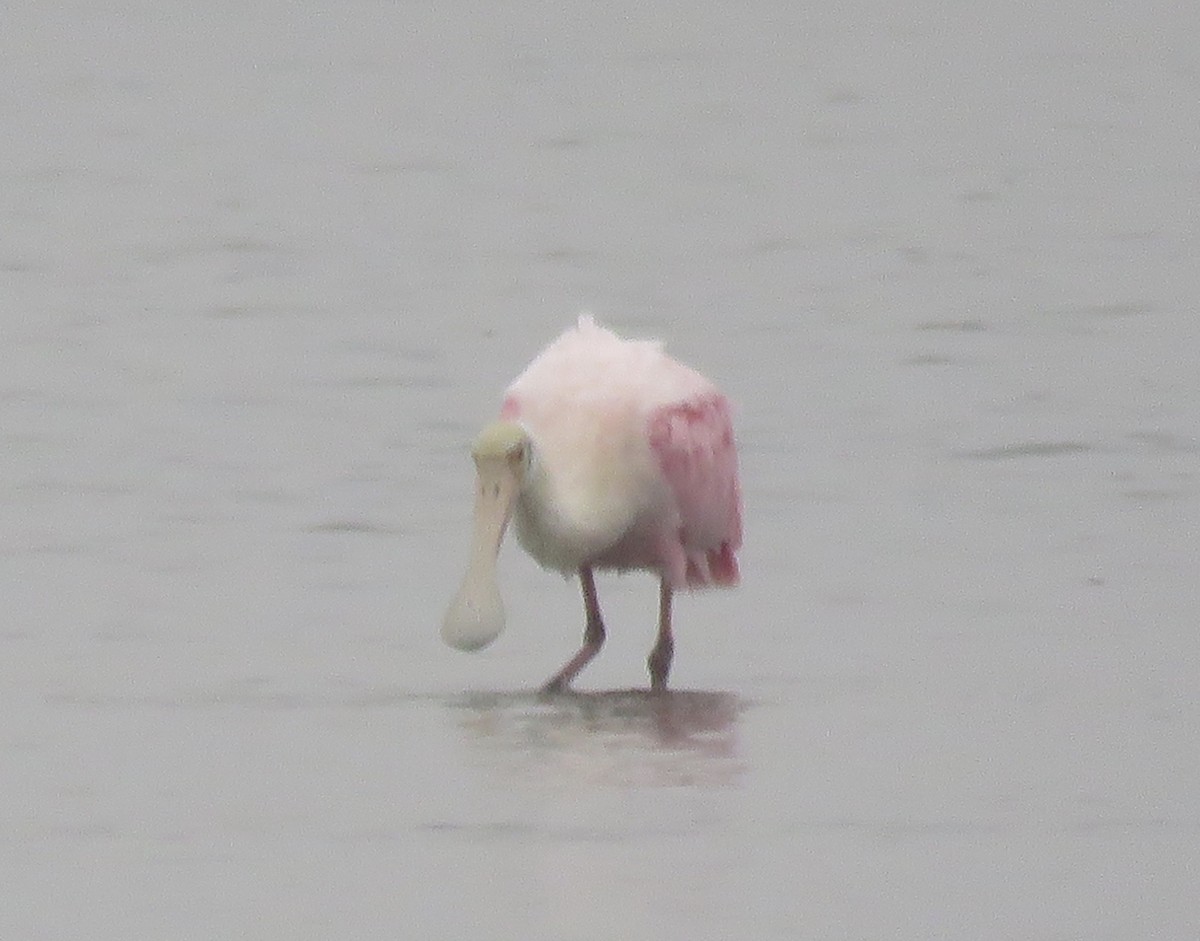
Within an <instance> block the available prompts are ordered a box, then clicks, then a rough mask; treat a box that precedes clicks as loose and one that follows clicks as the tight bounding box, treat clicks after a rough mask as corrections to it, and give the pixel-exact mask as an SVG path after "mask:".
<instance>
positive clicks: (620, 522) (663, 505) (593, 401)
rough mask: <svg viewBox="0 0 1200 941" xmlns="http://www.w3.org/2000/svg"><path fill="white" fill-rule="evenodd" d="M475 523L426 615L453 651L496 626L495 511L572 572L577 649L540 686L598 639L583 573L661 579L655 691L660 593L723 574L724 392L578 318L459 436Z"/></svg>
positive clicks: (662, 628)
mask: <svg viewBox="0 0 1200 941" xmlns="http://www.w3.org/2000/svg"><path fill="white" fill-rule="evenodd" d="M472 456H473V457H474V459H475V467H476V472H477V481H476V484H477V486H476V491H475V529H474V537H473V540H472V546H471V554H470V561H469V563H468V565H467V572H466V575H465V577H464V578H463V583H462V587H461V588H460V589H459V591H458V594H457V595H456V596H455V597H454V600H453V601H452V602H451V603H450V607H449V608H448V609H447V611H446V616H445V619H444V621H443V623H442V638H443V639H444V640H445V641H446V643H448V644H450V645H451V646H453V647H457V648H459V649H461V650H478V649H479V648H481V647H484V646H486V645H487V644H490V643H491V642H492V641H493V640H495V639H496V637H497V636H498V635H499V634H500V631H501V630H502V629H503V628H504V607H503V604H502V603H501V600H500V590H499V588H498V586H497V584H496V557H497V556H498V554H499V552H500V542H501V540H502V539H503V538H504V532H505V530H506V529H507V527H508V523H509V520H510V519H515V523H516V531H517V540H518V541H519V542H520V544H521V545H522V546H523V547H524V549H525V550H526V551H527V552H528V553H529V554H530V555H531V556H533V558H534V559H535V560H536V561H537V562H538V563H539V564H541V565H542V567H543V568H547V569H553V570H556V571H559V572H562V573H564V574H568V575H569V574H571V573H574V572H578V573H579V580H580V583H581V585H582V587H583V604H584V611H585V614H586V622H585V627H584V633H583V646H582V647H580V648H579V651H578V652H577V653H576V654H575V656H573V657H572V658H571V659H570V660H568V661H567V662H566V664H565V665H564V666H563V668H562V669H561V670H559V671H558V672H557V673H556V674H554V676H552V677H551V678H550V679H549V681H547V683H546V684H545V686H544V687H543V691H544V692H547V693H551V692H558V691H561V690H564V689H566V688H567V687H568V686H569V685H570V683H571V681H572V680H573V679H574V678H575V676H576V675H577V674H578V673H579V671H580V670H582V669H583V668H584V666H586V665H587V663H588V662H589V661H590V660H591V659H592V657H594V656H595V655H596V653H597V651H599V649H600V647H601V645H602V644H603V643H604V622H603V620H602V619H601V616H600V605H599V602H598V601H597V599H596V583H595V578H594V575H593V573H594V571H595V570H596V569H616V570H618V571H624V570H629V569H643V570H647V571H651V572H656V573H658V575H659V577H660V579H661V588H660V592H659V607H658V637H657V640H656V641H655V644H654V648H653V650H652V651H651V652H650V657H649V660H648V661H647V666H648V667H649V669H650V686H651V688H652V689H655V690H662V689H666V686H667V674H668V673H669V672H670V669H671V657H672V654H673V652H674V641H673V639H672V636H671V596H672V594H673V593H674V592H675V591H677V590H679V589H687V588H699V587H703V586H706V585H720V586H730V585H735V584H736V583H737V581H738V567H737V558H736V556H735V554H734V553H735V552H736V550H737V549H738V548H739V547H740V546H741V542H742V508H741V494H740V490H739V486H738V477H737V454H736V452H735V450H734V442H733V427H732V424H731V422H730V417H729V404H728V402H727V401H726V399H725V396H724V395H722V394H721V392H720V390H719V389H718V388H717V387H716V386H715V385H713V384H712V383H711V382H710V381H709V380H708V379H705V378H704V377H703V376H702V375H700V374H699V373H698V372H695V371H694V370H692V369H690V368H688V367H687V366H684V365H683V364H682V363H679V362H677V361H676V360H674V359H671V358H670V357H669V356H667V355H666V354H665V353H663V351H662V349H661V346H660V344H658V343H656V342H652V341H633V340H624V339H622V338H621V337H619V336H617V335H616V334H614V333H612V332H611V331H609V330H606V329H605V328H604V327H601V326H599V325H598V324H595V323H593V322H592V319H591V318H590V317H588V316H587V315H583V316H581V317H580V318H579V322H578V324H577V325H576V326H575V327H574V328H573V329H568V330H567V331H566V332H565V333H563V334H562V336H560V337H559V338H558V339H557V340H555V341H554V342H552V343H551V344H550V345H549V346H547V347H546V348H545V349H544V350H543V351H542V352H541V353H540V354H539V355H538V356H537V358H536V359H534V361H533V362H532V363H530V364H529V366H528V367H527V368H526V369H525V371H524V372H523V373H522V374H521V375H520V376H518V377H517V379H516V380H515V381H514V382H513V384H512V385H511V386H509V388H508V391H507V392H506V393H505V396H504V401H503V405H502V407H501V409H500V417H499V419H498V420H497V421H495V422H493V423H491V424H490V425H488V426H487V427H486V428H484V429H483V431H482V432H480V434H479V436H478V437H477V438H476V439H475V444H474V447H473V448H472Z"/></svg>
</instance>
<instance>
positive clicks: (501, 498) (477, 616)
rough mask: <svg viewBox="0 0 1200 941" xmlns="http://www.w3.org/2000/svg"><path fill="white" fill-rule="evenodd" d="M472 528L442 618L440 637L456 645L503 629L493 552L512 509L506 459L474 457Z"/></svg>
mask: <svg viewBox="0 0 1200 941" xmlns="http://www.w3.org/2000/svg"><path fill="white" fill-rule="evenodd" d="M476 463H477V467H478V471H479V474H478V481H477V484H476V491H475V532H474V535H473V537H472V539H471V559H470V562H469V563H468V564H467V573H466V575H465V576H463V582H462V587H460V588H459V589H458V594H456V595H455V596H454V600H453V601H451V602H450V607H449V608H447V609H446V616H445V617H444V618H443V619H442V640H444V641H445V642H446V643H447V644H449V645H450V646H451V647H457V648H458V649H459V650H479V649H481V648H483V647H486V646H487V645H488V644H490V643H491V642H492V641H494V640H495V639H496V638H497V637H499V636H500V632H501V631H502V630H504V603H503V602H502V601H501V600H500V588H499V585H498V584H497V582H496V557H497V556H498V555H499V553H500V541H501V540H502V539H503V538H504V530H505V529H506V528H507V527H508V520H509V517H510V516H511V515H512V505H513V500H514V499H515V498H516V494H517V477H516V475H515V473H514V472H513V470H512V468H511V467H509V466H508V465H507V464H506V463H505V462H504V461H491V460H477V462H476Z"/></svg>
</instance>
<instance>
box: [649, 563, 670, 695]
mask: <svg viewBox="0 0 1200 941" xmlns="http://www.w3.org/2000/svg"><path fill="white" fill-rule="evenodd" d="M674 654H675V641H674V639H673V638H672V637H671V586H670V585H668V584H667V580H666V579H665V578H664V579H663V581H662V587H661V588H660V589H659V593H658V640H656V641H655V642H654V649H653V650H651V651H650V658H649V659H648V660H647V661H646V665H647V666H648V667H649V668H650V688H651V689H653V690H665V689H666V688H667V674H668V673H670V672H671V657H672V656H674Z"/></svg>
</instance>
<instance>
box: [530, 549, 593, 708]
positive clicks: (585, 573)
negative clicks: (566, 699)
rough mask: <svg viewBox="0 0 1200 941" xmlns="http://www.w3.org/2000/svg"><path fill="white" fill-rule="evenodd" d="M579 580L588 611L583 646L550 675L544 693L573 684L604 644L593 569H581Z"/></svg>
mask: <svg viewBox="0 0 1200 941" xmlns="http://www.w3.org/2000/svg"><path fill="white" fill-rule="evenodd" d="M579 582H580V584H581V585H582V586H583V607H584V610H585V611H586V612H587V624H586V625H585V626H584V629H583V646H582V647H580V648H579V652H578V653H576V654H575V656H573V657H572V658H571V659H570V660H568V661H567V663H566V666H564V667H563V668H562V669H561V670H559V671H558V672H557V673H555V674H554V676H552V677H550V679H549V680H548V681H547V682H546V685H545V686H543V687H542V692H543V693H561V692H562V691H563V690H565V689H566V688H567V687H568V686H570V685H571V680H573V679H575V677H576V675H577V674H578V673H579V671H580V670H582V669H583V668H584V667H585V666H587V664H588V661H589V660H591V659H592V657H594V656H596V654H597V652H598V651H599V650H600V648H601V646H603V644H604V621H603V620H601V618H600V602H599V601H597V600H596V580H595V578H593V577H592V570H591V568H590V567H589V566H586V565H585V566H584V567H583V568H581V569H580V570H579Z"/></svg>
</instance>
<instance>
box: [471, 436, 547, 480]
mask: <svg viewBox="0 0 1200 941" xmlns="http://www.w3.org/2000/svg"><path fill="white" fill-rule="evenodd" d="M471 457H473V458H474V459H475V467H476V468H477V469H478V470H479V472H480V473H481V474H482V473H483V472H484V471H485V469H486V470H490V469H492V468H497V469H499V468H502V469H503V470H504V471H505V472H507V473H511V474H512V475H513V476H515V477H516V478H517V482H518V483H520V482H521V481H523V480H524V478H525V475H526V474H527V473H528V471H529V467H530V464H531V463H532V460H533V442H531V441H530V440H529V432H527V431H526V430H525V429H524V428H523V427H521V426H520V425H518V424H517V423H516V422H511V421H494V422H492V423H491V424H490V425H488V426H487V427H486V428H484V429H483V431H481V432H479V435H478V436H477V437H476V438H475V444H474V445H472V447H471Z"/></svg>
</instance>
